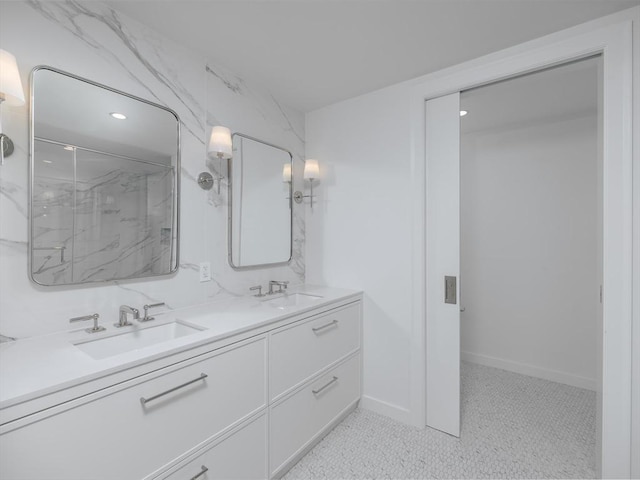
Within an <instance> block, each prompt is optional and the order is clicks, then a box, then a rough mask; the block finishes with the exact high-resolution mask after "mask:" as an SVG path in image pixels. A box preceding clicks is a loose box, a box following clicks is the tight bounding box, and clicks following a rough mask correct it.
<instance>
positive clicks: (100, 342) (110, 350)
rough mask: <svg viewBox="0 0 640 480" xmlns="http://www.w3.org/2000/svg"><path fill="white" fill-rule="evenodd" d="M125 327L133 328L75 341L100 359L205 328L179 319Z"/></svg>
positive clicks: (81, 347)
mask: <svg viewBox="0 0 640 480" xmlns="http://www.w3.org/2000/svg"><path fill="white" fill-rule="evenodd" d="M124 328H127V329H131V330H127V331H125V332H122V333H119V334H117V335H113V336H110V337H102V338H97V339H95V340H91V339H90V340H84V341H82V342H77V343H74V345H75V347H76V348H79V349H80V350H82V351H83V352H85V353H86V354H88V355H89V356H91V357H93V358H95V359H97V360H99V359H102V358H108V357H112V356H114V355H119V354H121V353H126V352H130V351H132V350H137V349H139V348H144V347H149V346H151V345H156V344H158V343H162V342H168V341H170V340H174V339H176V338H180V337H184V336H185V335H191V334H193V333H198V332H200V331H202V330H204V328H201V327H195V326H192V325H188V324H186V323H184V322H181V321H179V320H176V321H174V322H170V323H165V324H163V325H154V326H152V327H144V328H135V327H124Z"/></svg>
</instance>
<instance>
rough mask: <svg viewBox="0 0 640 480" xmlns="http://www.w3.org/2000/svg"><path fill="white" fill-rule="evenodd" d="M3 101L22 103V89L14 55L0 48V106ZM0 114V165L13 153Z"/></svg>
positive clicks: (11, 144)
mask: <svg viewBox="0 0 640 480" xmlns="http://www.w3.org/2000/svg"><path fill="white" fill-rule="evenodd" d="M4 102H7V105H15V106H19V105H24V90H23V89H22V82H21V81H20V72H19V71H18V64H17V62H16V57H14V56H13V55H11V54H10V53H9V52H7V51H6V50H1V49H0V108H1V107H2V104H3V103H4ZM1 114H2V112H1V111H0V165H4V157H8V156H10V155H11V154H12V153H13V142H12V141H11V139H10V138H9V137H7V136H6V135H5V134H4V133H2V117H1Z"/></svg>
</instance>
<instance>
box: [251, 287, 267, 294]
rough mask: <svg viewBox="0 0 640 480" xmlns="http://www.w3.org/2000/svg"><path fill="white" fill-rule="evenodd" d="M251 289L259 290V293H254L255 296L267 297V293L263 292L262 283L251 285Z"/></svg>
mask: <svg viewBox="0 0 640 480" xmlns="http://www.w3.org/2000/svg"><path fill="white" fill-rule="evenodd" d="M249 290H250V291H254V290H258V293H256V294H255V295H254V297H266V296H267V294H266V293H262V285H256V286H255V287H249Z"/></svg>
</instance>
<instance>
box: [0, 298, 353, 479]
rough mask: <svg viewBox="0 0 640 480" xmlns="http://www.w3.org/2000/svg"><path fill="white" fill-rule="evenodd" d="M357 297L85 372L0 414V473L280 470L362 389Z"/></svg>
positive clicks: (270, 474)
mask: <svg viewBox="0 0 640 480" xmlns="http://www.w3.org/2000/svg"><path fill="white" fill-rule="evenodd" d="M361 308H362V304H361V300H360V296H359V295H354V294H351V295H350V296H348V297H347V298H344V299H338V300H334V301H331V302H325V303H324V304H322V305H318V306H317V307H316V308H314V309H313V310H309V309H307V310H305V311H304V312H302V313H299V314H295V313H291V314H289V315H283V314H280V315H279V316H275V315H274V317H275V319H274V320H273V321H271V322H269V321H267V322H265V321H263V322H261V323H259V324H258V325H256V326H255V327H253V326H252V327H251V328H250V329H246V328H245V329H244V330H242V331H241V332H239V333H238V332H234V331H232V333H229V335H227V336H225V337H223V338H222V340H221V339H220V338H217V339H216V340H215V342H214V343H210V344H207V343H201V344H198V345H197V346H194V347H188V348H187V349H186V350H182V351H181V353H180V355H179V356H178V357H168V356H167V357H163V358H161V360H154V361H151V362H149V363H148V366H149V368H148V369H147V368H146V367H145V368H144V370H141V367H140V365H136V366H135V368H131V369H130V370H122V371H121V372H119V373H118V377H117V378H118V381H114V382H110V381H107V380H104V381H102V380H101V382H102V383H101V384H100V385H101V386H100V387H99V388H96V389H93V390H89V391H88V393H87V388H86V385H83V384H81V383H80V382H78V384H77V385H76V386H75V387H73V386H72V387H71V391H74V390H73V388H76V389H77V390H75V391H77V392H78V393H77V394H75V395H72V394H71V393H70V394H69V397H68V398H67V399H65V401H62V402H57V403H52V404H50V405H48V406H46V407H45V408H41V407H39V408H34V409H33V411H32V412H31V413H29V414H27V415H18V416H16V418H14V419H13V420H11V421H8V422H6V423H4V424H3V425H2V426H0V479H2V480H20V479H31V480H33V479H38V480H50V479H56V480H57V479H64V480H75V479H78V480H80V479H82V480H89V479H91V480H94V479H95V480H99V479H105V480H114V479H117V480H126V479H144V480H160V479H167V480H178V479H185V480H188V479H193V478H196V479H199V480H213V479H241V478H244V479H247V478H251V479H253V478H255V479H258V478H263V479H264V478H277V477H279V476H281V475H282V474H283V473H285V472H286V471H287V469H288V468H290V467H291V466H292V465H293V464H294V463H295V462H296V461H297V460H298V459H299V458H300V457H301V456H302V455H303V454H304V453H306V451H307V450H308V449H310V448H311V447H312V446H313V445H314V444H315V443H316V442H317V441H318V440H319V439H321V438H322V436H323V435H325V434H326V433H327V432H328V431H329V430H330V429H331V428H332V427H333V426H334V425H335V424H337V422H339V421H340V420H341V419H342V418H343V417H344V416H345V415H346V414H348V413H349V412H350V411H351V410H352V409H353V408H355V407H356V405H357V402H358V401H359V399H360V394H361V354H360V349H361V324H362V312H361ZM211 318H212V321H214V320H213V319H214V317H213V316H212V317H211ZM208 345H210V347H208ZM69 348H75V347H73V346H70V347H69ZM170 358H176V361H175V362H173V361H172V360H170ZM159 362H160V363H159ZM126 372H131V374H130V375H127V374H126ZM34 401H41V400H39V399H38V397H34ZM39 405H42V404H41V403H40V404H39Z"/></svg>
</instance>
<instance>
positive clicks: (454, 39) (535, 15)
mask: <svg viewBox="0 0 640 480" xmlns="http://www.w3.org/2000/svg"><path fill="white" fill-rule="evenodd" d="M107 3H108V4H109V5H111V6H112V7H113V8H115V9H117V10H120V11H121V12H123V13H125V14H127V15H129V16H131V17H133V18H135V19H137V20H138V21H140V22H141V23H144V24H146V25H148V26H150V27H152V28H154V29H156V30H158V31H159V32H161V33H162V34H164V35H165V36H167V37H169V38H171V39H173V40H174V41H176V42H178V43H180V44H182V45H184V46H186V47H189V48H190V49H193V50H195V51H198V52H200V53H202V54H204V55H205V56H206V57H207V58H208V59H209V60H210V61H212V62H213V63H215V64H218V65H221V66H224V67H225V68H228V69H229V70H231V71H233V72H234V73H235V74H237V75H239V76H240V77H242V78H243V79H245V80H246V81H249V82H252V83H254V84H258V85H261V87H262V88H264V89H266V90H267V91H269V92H270V93H271V94H272V95H273V96H274V97H276V98H277V99H278V100H279V101H280V102H282V103H284V104H286V105H288V106H290V107H292V108H294V109H297V110H300V111H302V112H308V111H311V110H315V109H317V108H320V107H323V106H325V105H329V104H332V103H335V102H338V101H340V100H344V99H347V98H351V97H354V96H357V95H361V94H364V93H367V92H370V91H373V90H376V89H379V88H382V87H385V86H388V85H392V84H394V83H398V82H401V81H404V80H409V79H411V78H415V77H418V76H420V75H424V74H427V73H430V72H434V71H437V70H440V69H442V68H444V67H448V66H451V65H455V64H457V63H460V62H463V61H466V60H470V59H473V58H475V57H478V56H481V55H484V54H488V53H491V52H494V51H497V50H500V49H503V48H507V47H510V46H513V45H517V44H519V43H522V42H525V41H527V40H532V39H534V38H537V37H540V36H543V35H546V34H549V33H552V32H555V31H558V30H562V29H564V28H568V27H570V26H573V25H577V24H579V23H583V22H585V21H588V20H591V19H594V18H597V17H600V16H603V15H607V14H610V13H613V12H616V11H618V10H623V9H626V8H630V7H633V6H636V5H640V0H413V1H409V0H288V1H277V0H227V1H218V0H208V1H205V0H199V1H193V0H180V1H179V0H165V1H162V0H154V1H151V0H147V1H131V0H129V1H123V0H112V1H107Z"/></svg>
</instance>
